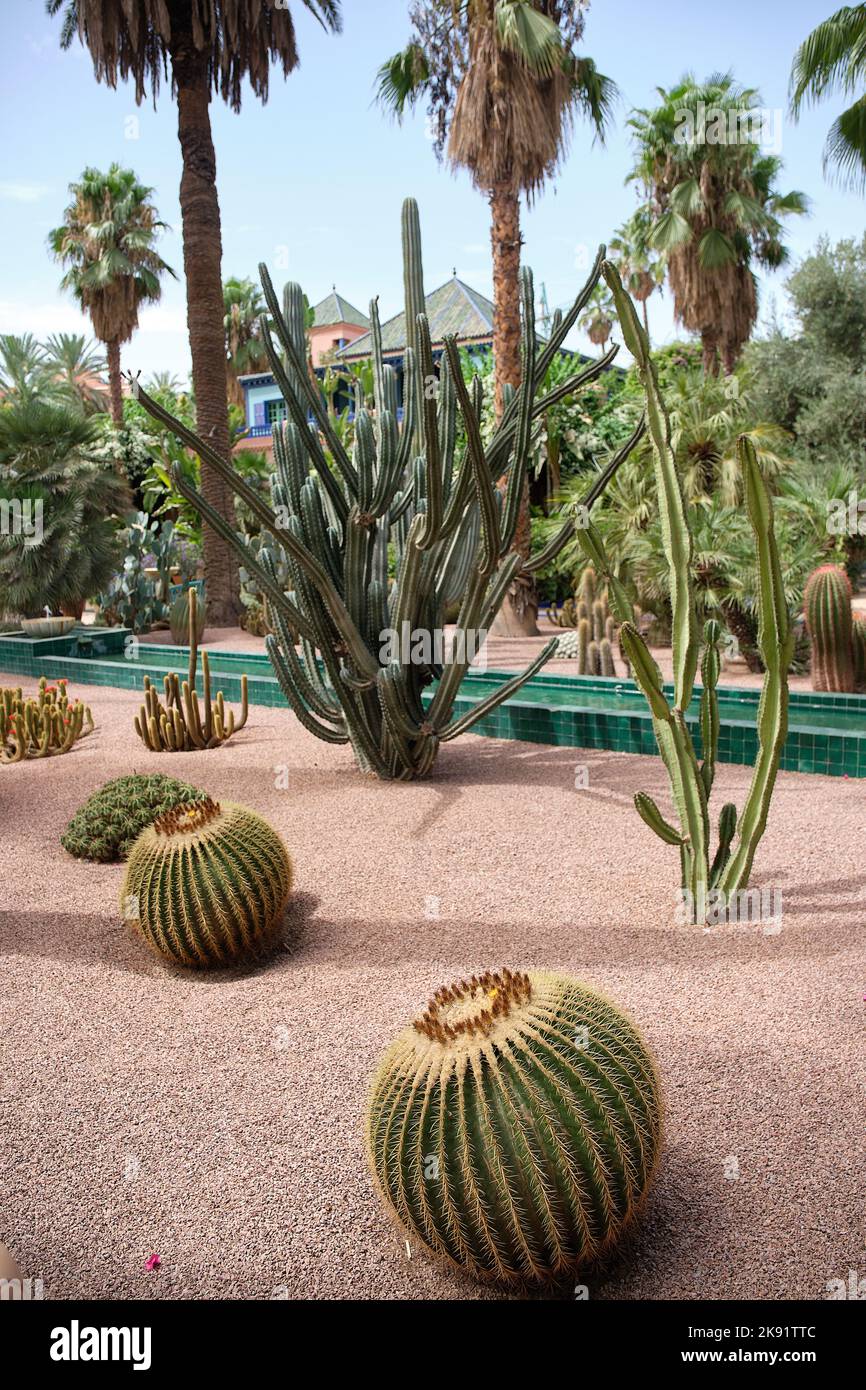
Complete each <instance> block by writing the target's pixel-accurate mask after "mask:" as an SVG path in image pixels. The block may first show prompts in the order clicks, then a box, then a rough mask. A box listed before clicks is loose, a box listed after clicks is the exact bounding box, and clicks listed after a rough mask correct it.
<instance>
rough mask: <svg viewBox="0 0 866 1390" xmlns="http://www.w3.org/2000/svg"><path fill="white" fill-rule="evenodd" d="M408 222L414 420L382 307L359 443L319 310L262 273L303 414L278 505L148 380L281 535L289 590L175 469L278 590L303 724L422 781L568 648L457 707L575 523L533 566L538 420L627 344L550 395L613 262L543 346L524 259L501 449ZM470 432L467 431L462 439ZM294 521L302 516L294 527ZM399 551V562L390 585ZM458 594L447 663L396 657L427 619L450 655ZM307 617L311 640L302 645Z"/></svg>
mask: <svg viewBox="0 0 866 1390" xmlns="http://www.w3.org/2000/svg"><path fill="white" fill-rule="evenodd" d="M402 225H403V264H404V277H405V278H404V288H405V299H406V306H405V308H406V326H407V348H406V354H405V359H404V360H405V373H406V376H405V388H404V402H403V404H404V418H403V421H402V425H401V426H400V425H398V422H397V418H396V407H397V402H396V384H395V377H394V373H393V371H392V369H391V368H390V367H389V366H388V365H387V364H386V363H385V362H384V360H383V357H382V344H381V330H380V326H379V317H378V309H377V306H376V302H375V301H374V302H373V303H372V304H371V307H370V319H371V330H370V333H371V340H372V349H373V350H372V357H373V375H374V382H375V389H374V402H375V410H374V411H372V412H371V411H368V410H367V409H366V408H365V406H363V405H362V404H361V403H360V401H356V407H357V408H356V411H355V438H354V448H353V450H352V453H351V455H350V454H349V452H348V451H347V450H346V448H345V447H344V445H343V443H342V441H341V439H340V438H339V436H338V434H337V432H336V431H335V429H334V427H333V422H332V420H331V419H330V417H329V414H328V409H327V401H326V399H325V397H324V396H323V395H322V393H321V391H320V390H319V389H318V387H317V386H316V385H314V383H313V382H311V381H310V379H309V376H308V374H307V372H306V370H305V363H306V353H305V344H304V338H303V321H302V318H301V319H299V317H298V315H297V314H291V315H289V314H287V313H281V312H280V306H279V302H278V300H277V296H276V294H275V293H274V288H273V285H272V283H271V280H270V276H269V275H268V272H267V269H266V267H265V266H262V267H261V268H260V269H261V278H262V286H263V290H264V295H265V300H266V302H267V306H268V312H269V319H268V318H263V320H262V337H263V342H264V345H265V348H266V351H267V353H268V359H269V362H270V366H271V370H272V371H273V373H274V377H275V380H276V382H277V384H278V387H279V389H280V390H281V392H282V394H283V396H284V398H285V401H286V406H287V410H288V420H287V422H286V423H285V424H284V425H283V426H281V427H280V428H278V429H276V430H275V431H274V459H275V465H276V472H275V475H274V478H273V479H272V484H271V500H272V503H273V507H269V506H267V505H266V503H265V502H264V501H263V500H262V498H261V497H260V496H259V495H258V493H256V492H255V490H254V489H252V488H251V487H250V486H249V485H248V484H247V483H246V482H245V481H244V479H243V478H241V477H240V476H239V475H238V474H237V473H236V472H235V470H234V469H233V468H232V467H231V466H230V464H229V463H228V462H227V461H226V460H225V459H223V458H222V457H221V456H220V455H219V454H218V453H217V452H216V451H215V450H214V449H213V448H212V447H211V446H210V445H209V444H208V443H207V442H206V441H203V440H201V439H198V438H197V437H196V436H195V435H194V434H193V433H192V432H191V431H189V430H187V429H186V428H185V427H184V426H183V425H182V424H181V423H180V422H179V421H177V420H175V419H174V418H173V417H172V416H170V415H168V414H167V413H166V412H165V411H164V410H162V408H161V407H160V406H159V405H158V404H157V402H156V401H154V400H153V399H152V398H151V397H150V396H148V395H147V393H146V392H145V391H142V390H139V391H138V399H139V400H140V402H141V404H142V405H143V406H144V407H145V409H146V410H147V411H148V412H149V413H150V414H151V415H152V416H153V417H154V418H155V419H156V420H158V421H159V422H160V423H161V424H163V425H164V426H166V427H167V428H169V429H171V430H173V431H174V433H175V434H176V435H177V436H178V438H179V439H180V440H181V441H182V442H183V443H184V444H186V445H187V447H189V448H191V449H193V450H194V451H195V452H196V453H197V454H198V455H199V456H200V457H201V458H202V460H203V461H204V465H205V466H206V467H209V468H211V469H212V470H213V471H214V472H215V473H216V475H217V476H218V477H220V478H221V479H222V480H223V481H224V482H225V483H226V484H227V485H228V487H229V488H231V489H232V490H233V491H234V492H235V493H236V494H237V495H238V497H239V498H240V499H241V500H242V501H243V502H244V504H245V506H247V507H248V508H249V509H250V511H251V512H252V513H253V515H254V516H255V517H256V519H257V520H258V522H259V523H260V525H261V527H262V528H263V530H264V531H267V532H268V533H269V536H270V537H272V538H273V541H274V542H275V543H276V545H277V546H279V547H281V549H282V551H283V553H284V556H285V558H286V563H287V567H288V570H289V574H290V577H291V588H290V590H288V591H286V592H284V590H283V587H282V585H281V584H280V583H278V582H277V578H276V571H275V569H274V567H273V565H272V564H270V563H269V561H268V559H267V558H265V560H264V562H263V563H259V561H258V560H257V559H256V557H254V556H253V555H251V554H250V553H249V552H248V550H247V549H246V548H245V547H244V546H243V544H242V542H241V541H240V539H239V538H238V536H237V535H236V534H235V532H234V529H233V528H232V527H231V526H230V525H229V524H228V523H227V522H226V521H225V519H224V518H223V517H221V516H220V515H219V514H218V513H217V512H216V511H215V510H214V509H213V508H212V507H211V506H210V505H209V504H208V503H207V502H206V501H205V500H204V499H203V498H202V497H201V496H200V495H199V494H198V493H197V492H196V491H195V490H194V489H192V488H191V487H190V486H189V484H188V483H187V482H186V480H185V479H183V478H182V477H180V476H179V474H178V472H177V470H174V472H173V476H174V480H175V482H176V484H177V486H178V488H179V490H180V492H181V493H182V494H183V495H184V496H185V497H186V498H187V499H188V500H189V501H190V502H192V503H193V505H194V506H195V507H196V508H197V510H198V511H199V513H200V514H201V516H202V517H203V519H204V521H205V522H206V523H209V524H210V525H211V526H212V527H213V529H214V530H215V531H216V532H217V533H218V534H219V535H220V536H221V537H222V538H223V539H224V540H225V541H226V543H227V544H229V545H231V546H234V547H235V548H236V549H238V550H239V551H240V553H241V555H242V562H243V565H244V567H245V569H247V570H248V571H249V573H250V574H251V575H252V576H253V577H254V578H255V580H256V581H257V583H258V585H259V587H260V589H261V591H262V592H263V593H264V594H266V596H267V599H268V605H269V609H270V610H271V616H272V621H273V625H274V632H273V634H272V635H269V636H268V638H267V639H266V642H267V650H268V654H269V656H270V659H271V663H272V665H273V667H274V671H275V673H276V676H277V679H278V680H279V683H280V686H281V689H282V690H283V693H284V694H285V696H286V699H287V700H288V702H289V704H290V706H291V708H292V710H293V711H294V713H295V714H296V715H297V717H298V719H299V720H300V722H301V723H302V724H303V725H304V727H305V728H306V729H307V730H308V731H309V732H310V733H312V734H314V735H315V736H316V737H318V738H321V739H323V740H324V741H325V742H328V743H342V744H346V743H348V744H350V745H351V747H352V750H353V752H354V754H355V758H356V762H357V764H358V766H359V768H361V769H362V770H363V771H368V772H373V773H375V774H376V775H378V776H379V777H382V778H403V779H408V778H414V777H421V776H424V775H426V774H427V773H428V772H429V771H430V769H431V767H432V766H433V763H434V761H435V759H436V757H437V754H438V750H439V746H440V744H442V743H445V742H447V741H448V740H450V739H453V738H456V737H458V736H459V735H460V734H462V733H463V732H464V731H465V730H466V729H469V728H470V727H471V726H472V725H473V724H474V723H475V722H476V721H477V720H479V719H483V718H484V717H485V715H487V714H488V713H489V712H490V711H491V710H492V709H494V708H495V707H496V706H497V705H498V704H500V703H501V702H502V701H503V700H506V699H508V697H509V696H510V695H512V694H513V693H514V692H515V691H516V690H518V689H519V688H520V686H521V685H522V684H523V682H524V681H525V680H528V679H529V678H530V677H531V676H532V675H534V673H535V672H536V671H538V670H539V669H540V668H541V666H542V665H543V664H544V662H546V661H547V660H548V658H549V657H550V656H552V654H553V651H554V648H555V646H556V640H555V639H553V640H552V641H551V642H549V643H548V644H547V646H546V647H545V648H544V650H543V651H542V652H541V653H540V654H539V656H538V657H537V659H536V660H535V661H534V662H533V663H532V665H531V666H530V667H529V668H528V670H526V671H525V672H524V673H523V674H522V675H520V676H516V677H515V678H514V679H513V680H511V681H508V682H506V683H505V684H504V685H503V686H502V687H500V688H499V689H498V690H497V691H496V692H494V693H493V694H491V695H490V696H489V697H488V698H486V699H484V700H481V701H479V703H478V704H477V705H475V706H474V707H473V708H472V710H470V711H468V712H467V713H466V714H465V715H463V716H460V717H455V714H454V706H455V702H456V698H457V692H458V688H459V686H460V683H461V681H462V680H463V677H464V676H465V674H466V672H467V670H468V669H469V664H470V661H471V654H472V652H473V651H474V650H475V640H474V639H475V638H476V636H477V635H480V634H483V633H484V632H485V631H486V630H487V629H488V628H489V626H490V624H491V622H492V621H493V619H494V617H495V616H496V614H497V612H498V611H499V608H500V607H501V605H502V602H503V600H504V597H505V595H506V593H507V591H508V589H509V586H510V585H511V584H512V582H513V580H514V578H515V575H516V573H517V570H518V568H521V567H522V568H524V569H526V570H528V571H529V572H534V571H536V570H538V569H541V568H543V567H544V566H545V565H547V564H548V563H549V562H550V561H551V560H552V559H554V558H555V557H556V555H557V554H558V553H559V551H560V550H561V549H562V548H563V547H564V546H565V545H566V544H567V542H568V541H569V540H570V539H571V536H572V535H573V534H574V530H575V525H574V521H573V520H569V521H567V522H566V523H565V524H564V525H563V527H562V529H561V530H560V532H559V533H558V535H557V536H556V537H554V539H553V540H552V541H551V542H550V543H549V544H548V545H547V546H546V547H545V548H544V549H543V550H542V551H541V552H540V553H539V554H538V555H537V556H534V557H532V559H531V560H529V561H528V562H526V563H524V562H523V561H522V560H521V558H520V556H518V555H517V554H516V552H515V551H514V550H513V541H514V536H515V533H516V529H517V525H518V520H519V515H520V502H521V497H522V494H523V485H524V482H525V480H526V476H527V469H528V467H529V461H530V457H531V448H530V444H531V438H532V425H533V421H534V420H535V419H537V418H538V417H539V415H541V414H542V413H543V412H544V411H545V410H546V409H548V408H549V407H550V406H551V405H552V404H554V403H555V402H556V401H558V400H561V399H562V398H563V397H565V396H566V395H572V394H574V393H575V392H576V391H578V390H579V389H580V387H581V386H582V385H584V384H586V383H588V382H589V381H592V380H594V379H595V378H596V377H597V376H598V375H599V374H600V373H601V372H602V371H603V370H604V369H605V367H606V366H607V365H608V363H609V362H610V361H611V360H612V355H613V354H612V352H608V353H606V354H604V356H603V357H601V358H600V359H599V360H598V361H597V362H593V363H592V364H591V365H590V366H588V367H584V368H582V370H580V371H579V372H578V373H577V374H576V376H574V377H572V378H570V379H569V380H568V381H565V382H563V383H561V384H560V385H558V386H556V387H555V388H554V389H553V390H551V391H548V392H547V394H546V395H545V394H543V392H544V381H545V377H546V374H547V372H548V368H549V367H550V364H551V362H552V361H553V359H554V357H555V356H556V354H557V353H558V352H559V349H560V347H561V345H562V342H563V341H564V338H565V336H566V334H567V333H568V332H569V331H570V329H571V328H572V327H573V325H574V323H575V322H576V319H577V317H578V316H579V314H580V312H581V311H582V309H583V308H584V307H585V305H586V303H587V302H588V300H589V297H590V296H591V294H592V291H593V288H594V286H595V285H596V283H597V281H598V275H599V268H600V264H601V257H600V256H599V258H598V259H597V260H596V263H595V265H594V266H593V269H592V271H591V273H590V276H589V279H588V281H587V283H586V285H585V286H584V287H583V289H582V290H581V292H580V294H579V295H578V296H577V299H576V300H575V302H574V304H573V306H572V308H571V309H570V310H569V311H568V312H567V313H565V314H563V315H562V316H561V318H559V319H558V320H557V323H556V325H555V326H554V328H553V331H552V333H551V336H550V338H549V340H548V342H547V343H546V344H545V345H544V346H543V347H541V348H539V347H538V345H537V342H536V336H535V327H534V325H535V308H534V296H533V286H532V277H531V274H530V272H529V271H527V270H524V271H523V272H522V275H521V299H522V309H523V315H522V317H523V344H522V346H523V373H522V382H521V385H520V387H519V388H518V389H517V390H516V391H514V392H512V393H511V395H510V396H509V399H508V401H507V403H506V405H505V409H504V411H503V413H502V417H501V419H500V421H499V423H498V426H497V429H496V432H495V434H494V435H493V438H492V439H491V441H490V442H489V443H488V444H487V445H486V446H485V445H484V443H483V440H482V434H481V420H482V408H483V386H482V382H481V378H480V377H478V376H476V377H475V378H474V380H473V382H472V384H471V386H468V387H467V385H466V384H465V382H464V380H463V372H462V368H461V365H460V358H459V354H458V349H457V342H456V339H455V338H454V337H453V336H451V335H446V337H445V340H444V355H443V357H442V360H441V362H440V363H439V364H438V377H437V374H436V371H435V370H434V361H433V353H432V346H431V341H430V328H429V324H428V322H427V318H426V316H425V313H424V294H423V283H424V282H423V273H422V261H421V238H420V228H419V222H418V210H417V207H416V205H415V203H414V202H413V201H412V200H411V199H409V200H407V201H406V203H405V204H404V207H403V222H402ZM299 296H300V290H299V289H298V288H297V287H295V290H294V291H293V293H292V294H290V295H289V296H288V299H289V300H290V301H291V303H292V304H296V303H297V302H298V300H299ZM274 335H275V336H276V339H277V340H278V341H277V342H275V341H274ZM458 414H459V416H460V420H461V429H460V431H459V432H458V430H457V418H458ZM310 417H312V422H313V427H312V428H311V427H310V426H309V425H308V419H309V418H310ZM461 438H462V439H465V441H466V446H465V448H463V449H462V450H461V449H460V447H459V442H460V440H461ZM636 438H637V435H636V436H635V439H636ZM632 442H634V440H633V441H632ZM625 454H626V451H620V453H619V454H618V455H617V456H616V457H615V458H614V459H613V460H611V462H610V464H609V465H608V466H607V468H606V469H605V470H604V472H603V473H602V474H601V475H600V477H599V478H598V479H597V480H596V481H595V482H594V483H593V484H592V486H591V487H590V489H589V491H588V493H587V495H586V497H585V498H584V501H583V505H584V507H586V508H590V507H591V506H592V505H593V503H594V502H595V501H596V500H597V498H598V496H599V495H600V493H601V492H602V490H603V489H604V487H605V486H606V485H607V483H608V482H609V480H610V478H611V477H612V476H613V474H614V473H615V471H616V469H617V468H618V467H619V464H620V463H621V462H622V459H623V458H624V457H625ZM503 477H504V478H505V479H506V480H507V481H506V487H505V496H504V498H503V499H502V500H501V504H500V498H499V497H498V496H497V489H496V483H497V480H498V479H500V478H503ZM285 519H287V521H288V524H287V525H284V524H282V523H283V521H284V520H285ZM389 549H390V550H391V553H392V554H393V555H395V557H396V565H397V574H396V581H395V583H394V585H393V588H392V589H391V591H390V593H389V585H388V578H389V576H388V555H389ZM457 601H459V602H460V610H459V616H458V631H457V634H456V637H455V642H454V644H453V649H452V656H451V659H449V661H448V662H446V663H435V662H430V663H423V662H419V661H418V660H417V659H416V660H412V659H408V660H407V658H406V657H405V656H404V655H403V653H402V650H401V652H400V655H399V657H395V656H394V652H393V647H392V646H391V644H390V642H388V641H387V638H388V634H392V633H395V632H396V633H398V634H399V633H402V631H403V630H404V629H403V624H404V623H408V625H409V630H410V631H412V632H420V633H422V634H426V636H427V649H428V650H430V651H433V650H435V649H436V643H435V640H434V639H435V634H436V632H437V631H438V630H439V629H440V628H441V626H442V623H443V614H444V613H445V611H446V610H447V608H448V606H449V604H453V603H455V602H457ZM290 629H291V632H295V633H297V634H299V636H300V650H296V645H295V642H294V641H293V640H292V639H291V632H290ZM397 645H398V646H400V645H401V644H399V643H398V644H397ZM454 653H456V654H457V655H454ZM464 658H465V659H464ZM434 682H437V684H436V689H435V692H434V693H433V695H432V698H431V699H430V701H429V704H426V705H425V703H424V697H425V693H426V692H427V687H428V686H430V685H431V684H433V683H434Z"/></svg>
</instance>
